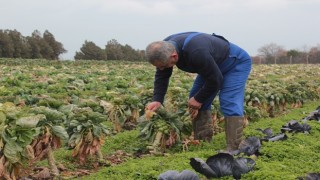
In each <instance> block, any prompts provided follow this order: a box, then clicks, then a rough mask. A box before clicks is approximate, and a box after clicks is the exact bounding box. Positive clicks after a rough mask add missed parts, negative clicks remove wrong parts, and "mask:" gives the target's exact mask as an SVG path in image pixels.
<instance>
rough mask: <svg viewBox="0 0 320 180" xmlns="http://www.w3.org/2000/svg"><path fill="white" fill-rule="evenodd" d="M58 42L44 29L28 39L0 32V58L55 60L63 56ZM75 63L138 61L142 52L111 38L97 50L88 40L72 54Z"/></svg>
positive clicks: (11, 33) (61, 47) (7, 32)
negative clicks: (87, 61)
mask: <svg viewBox="0 0 320 180" xmlns="http://www.w3.org/2000/svg"><path fill="white" fill-rule="evenodd" d="M66 52H67V50H65V49H64V47H63V44H62V43H61V42H58V41H56V39H55V37H54V35H53V34H52V33H50V32H49V31H48V30H45V32H44V33H43V34H41V32H40V31H38V30H35V31H34V32H33V33H32V34H31V36H26V37H25V36H23V35H22V34H21V33H20V32H18V31H17V30H0V57H2V58H23V59H47V60H59V56H60V55H61V54H63V53H66ZM74 59H75V60H80V59H81V60H127V61H142V60H145V58H144V50H135V49H133V48H132V47H131V46H130V45H128V44H125V45H122V44H120V43H118V42H117V40H115V39H112V40H110V41H109V42H107V44H106V45H105V49H102V48H100V47H99V46H97V45H96V44H95V43H94V42H92V41H87V40H86V41H85V42H84V44H83V45H82V47H81V48H80V50H79V51H77V52H76V53H75V56H74Z"/></svg>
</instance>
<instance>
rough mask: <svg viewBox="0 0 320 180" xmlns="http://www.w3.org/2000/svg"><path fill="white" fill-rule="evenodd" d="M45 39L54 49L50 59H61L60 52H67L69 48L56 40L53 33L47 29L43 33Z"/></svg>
mask: <svg viewBox="0 0 320 180" xmlns="http://www.w3.org/2000/svg"><path fill="white" fill-rule="evenodd" d="M43 39H44V41H45V42H46V43H47V44H48V45H49V46H50V47H51V49H52V51H53V52H52V54H50V58H49V59H59V56H60V54H63V53H66V52H67V50H65V49H64V48H63V45H62V44H61V43H60V42H58V41H56V39H55V37H54V36H53V34H51V33H50V32H49V31H48V30H45V32H44V33H43Z"/></svg>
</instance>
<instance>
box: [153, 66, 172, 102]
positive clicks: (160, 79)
mask: <svg viewBox="0 0 320 180" xmlns="http://www.w3.org/2000/svg"><path fill="white" fill-rule="evenodd" d="M172 70H173V68H172V67H171V68H166V69H164V70H160V69H158V68H157V69H156V73H155V78H154V90H153V101H158V102H160V103H161V104H162V103H163V101H164V96H165V94H166V93H167V89H168V85H169V79H170V77H171V74H172Z"/></svg>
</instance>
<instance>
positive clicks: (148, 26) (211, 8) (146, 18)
mask: <svg viewBox="0 0 320 180" xmlns="http://www.w3.org/2000/svg"><path fill="white" fill-rule="evenodd" d="M319 9H320V0H54V1H53V0H0V29H3V30H4V29H9V30H14V29H16V30H17V31H18V32H20V33H21V34H22V35H23V36H31V34H32V32H33V31H34V30H39V31H40V32H41V33H43V32H44V31H45V30H48V31H49V32H50V33H52V34H53V35H54V37H55V39H56V40H57V41H59V42H61V43H62V44H63V46H64V48H65V49H66V50H67V51H68V52H67V53H65V54H62V55H61V57H60V58H61V59H73V58H74V55H75V52H76V51H80V48H81V47H82V45H83V44H84V42H85V41H86V40H87V41H92V42H94V43H95V44H96V45H98V46H99V47H101V48H103V49H104V48H105V45H106V44H107V42H108V41H110V40H112V39H115V40H117V41H118V42H119V43H120V44H122V45H126V44H128V45H130V46H131V47H132V48H134V49H139V50H144V49H145V47H146V46H147V45H148V44H149V43H151V42H153V41H157V40H162V39H164V38H165V37H167V36H169V35H171V34H175V33H179V32H186V31H198V32H204V33H215V34H219V35H222V36H224V37H225V38H226V39H228V40H229V41H230V42H232V43H235V44H237V45H239V46H240V47H242V48H243V49H245V50H246V51H247V52H248V53H249V54H250V55H251V56H255V55H258V49H259V48H261V47H262V46H265V45H267V44H271V43H274V44H277V45H279V46H282V47H283V48H284V49H286V50H291V49H296V50H308V49H309V48H311V47H314V46H318V45H319V44H320V10H319Z"/></svg>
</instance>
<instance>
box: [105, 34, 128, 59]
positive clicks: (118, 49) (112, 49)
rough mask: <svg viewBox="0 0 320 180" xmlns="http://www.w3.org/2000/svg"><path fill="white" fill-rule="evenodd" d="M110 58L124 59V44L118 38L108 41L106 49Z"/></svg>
mask: <svg viewBox="0 0 320 180" xmlns="http://www.w3.org/2000/svg"><path fill="white" fill-rule="evenodd" d="M105 51H106V53H107V55H108V59H109V60H123V59H124V54H123V52H122V45H121V44H120V43H118V41H117V40H115V39H112V40H110V41H108V43H107V45H106V49H105Z"/></svg>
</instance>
